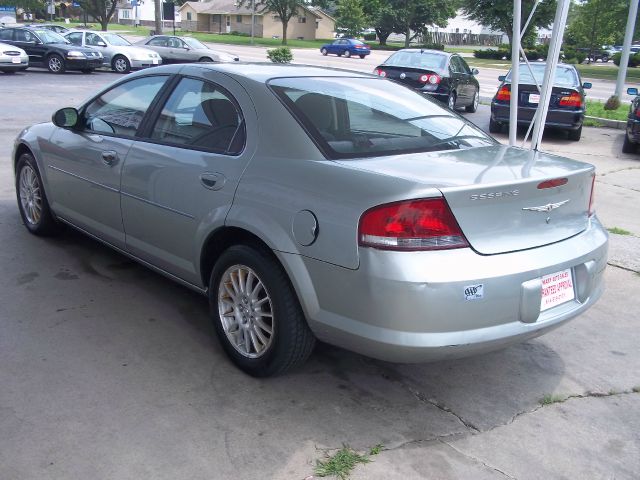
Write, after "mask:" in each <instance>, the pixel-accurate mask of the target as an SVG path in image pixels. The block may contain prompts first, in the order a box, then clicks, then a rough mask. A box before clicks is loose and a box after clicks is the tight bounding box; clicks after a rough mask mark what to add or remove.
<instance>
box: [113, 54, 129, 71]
mask: <svg viewBox="0 0 640 480" xmlns="http://www.w3.org/2000/svg"><path fill="white" fill-rule="evenodd" d="M111 68H112V69H113V70H115V71H116V72H118V73H129V72H130V71H131V62H129V59H128V58H127V57H125V56H124V55H116V56H115V57H113V60H112V61H111Z"/></svg>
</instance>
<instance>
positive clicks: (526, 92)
mask: <svg viewBox="0 0 640 480" xmlns="http://www.w3.org/2000/svg"><path fill="white" fill-rule="evenodd" d="M545 67H546V63H534V64H531V69H532V70H533V75H534V76H532V75H531V72H530V71H529V68H528V67H527V65H526V64H525V63H521V64H520V82H519V91H518V99H517V102H518V125H529V124H530V123H531V122H532V121H533V115H534V114H535V112H536V110H537V108H538V104H539V103H540V92H539V90H538V85H541V84H542V78H543V77H544V70H545ZM498 80H500V81H501V82H502V83H501V84H500V86H499V87H498V91H497V92H496V94H495V95H494V97H493V100H492V101H491V120H490V121H489V131H490V132H491V133H499V132H500V131H501V130H502V127H503V125H507V124H508V123H509V111H510V105H511V101H512V100H513V99H512V98H511V70H509V72H508V73H507V75H501V76H499V77H498ZM589 88H591V83H588V82H585V83H582V80H581V79H580V74H579V73H578V71H577V70H576V69H575V67H574V66H573V65H565V64H560V65H558V66H557V68H556V76H555V80H554V82H553V89H552V92H551V100H550V102H549V111H548V114H547V120H546V122H545V127H553V128H558V129H561V130H566V131H567V132H568V134H569V139H570V140H576V141H577V140H580V137H581V136H582V122H583V121H584V115H585V110H586V103H585V92H584V91H585V89H589Z"/></svg>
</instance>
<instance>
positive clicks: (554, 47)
mask: <svg viewBox="0 0 640 480" xmlns="http://www.w3.org/2000/svg"><path fill="white" fill-rule="evenodd" d="M570 3H571V0H558V7H557V8H556V17H555V19H554V20H553V30H552V31H551V42H550V44H549V53H548V54H547V66H546V68H545V69H544V79H543V80H542V90H541V92H540V104H539V105H538V109H539V112H538V113H539V115H538V116H537V117H536V118H535V121H534V126H533V137H532V139H531V148H532V149H533V150H538V148H539V147H540V142H541V141H542V133H543V132H544V124H545V121H546V120H547V112H548V111H549V101H550V100H551V90H552V89H553V81H554V79H555V76H556V66H557V65H558V58H559V56H560V48H561V47H562V39H563V37H564V29H565V27H566V25H567V15H568V14H569V4H570Z"/></svg>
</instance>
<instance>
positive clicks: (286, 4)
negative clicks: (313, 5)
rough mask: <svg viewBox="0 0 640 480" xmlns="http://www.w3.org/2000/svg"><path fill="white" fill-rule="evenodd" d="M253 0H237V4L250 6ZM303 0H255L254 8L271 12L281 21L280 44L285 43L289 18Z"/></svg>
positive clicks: (296, 11) (302, 4)
mask: <svg viewBox="0 0 640 480" xmlns="http://www.w3.org/2000/svg"><path fill="white" fill-rule="evenodd" d="M253 1H254V0H239V1H238V6H239V7H240V6H245V7H249V8H251V5H252V3H253ZM304 5H306V3H305V2H304V0H255V8H256V11H257V12H259V13H272V14H274V15H276V16H277V17H278V19H279V20H280V22H281V23H282V45H286V44H287V27H288V26H289V20H291V18H293V17H295V16H297V15H298V8H299V7H300V6H304Z"/></svg>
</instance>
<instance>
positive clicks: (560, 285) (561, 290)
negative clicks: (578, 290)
mask: <svg viewBox="0 0 640 480" xmlns="http://www.w3.org/2000/svg"><path fill="white" fill-rule="evenodd" d="M574 298H575V293H574V288H573V275H572V273H571V269H570V268H568V269H566V270H562V271H561V272H556V273H552V274H550V275H545V276H544V277H542V301H541V302H540V311H541V312H544V311H545V310H548V309H550V308H553V307H556V306H558V305H561V304H563V303H565V302H568V301H570V300H573V299H574Z"/></svg>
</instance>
